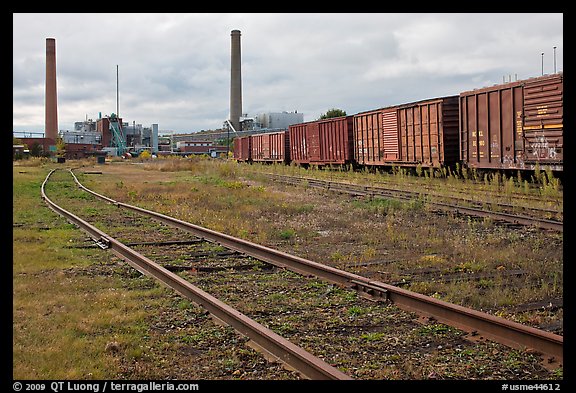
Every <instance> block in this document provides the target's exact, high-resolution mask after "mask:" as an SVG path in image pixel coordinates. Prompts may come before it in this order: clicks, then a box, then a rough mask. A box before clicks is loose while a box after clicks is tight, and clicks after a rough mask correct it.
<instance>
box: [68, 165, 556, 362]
mask: <svg viewBox="0 0 576 393" xmlns="http://www.w3.org/2000/svg"><path fill="white" fill-rule="evenodd" d="M70 173H72V171H70ZM72 175H73V176H74V174H73V173H72ZM74 179H75V181H76V183H77V184H78V185H79V187H81V188H82V189H84V190H85V191H87V192H89V193H91V194H93V195H95V196H97V197H99V198H103V199H105V200H107V201H108V202H110V203H113V204H115V205H116V206H118V207H123V208H126V209H130V210H134V211H137V212H140V213H142V214H145V215H148V216H150V217H152V218H154V219H156V220H158V221H160V222H163V223H165V224H167V225H171V226H174V227H177V228H180V229H183V230H186V231H188V232H191V233H193V234H194V235H195V236H197V237H200V238H203V239H205V240H208V241H211V242H214V243H219V244H221V245H223V246H225V247H227V248H230V249H233V250H236V251H239V252H242V253H244V254H246V255H249V256H252V257H254V258H257V259H260V260H262V261H265V262H268V263H271V264H273V265H275V266H279V267H285V268H288V269H290V270H292V271H295V272H298V273H300V274H304V275H312V276H316V277H320V278H322V279H324V280H327V281H329V282H332V283H335V284H338V285H342V286H345V287H348V288H352V289H356V290H357V291H359V292H360V293H361V294H364V295H367V296H371V297H373V298H376V299H386V300H389V301H391V302H393V303H394V304H396V305H397V306H398V307H400V308H402V309H405V310H408V311H413V312H416V313H418V314H420V315H422V316H424V317H426V318H430V319H435V320H437V321H438V322H441V323H445V324H447V325H450V326H453V327H456V328H458V329H461V330H463V331H466V332H469V333H470V334H472V335H473V336H475V337H476V338H486V339H489V340H493V341H495V342H498V343H501V344H504V345H507V346H509V347H512V348H520V349H532V350H534V351H536V352H540V353H542V354H543V356H544V357H546V359H545V361H546V362H547V363H548V364H550V365H557V364H562V362H563V343H564V338H563V336H560V335H557V334H554V333H550V332H546V331H544V330H540V329H536V328H533V327H530V326H525V325H522V324H520V323H517V322H513V321H509V320H506V319H504V318H500V317H496V316H494V315H490V314H487V313H484V312H481V311H477V310H473V309H470V308H466V307H462V306H459V305H456V304H452V303H448V302H445V301H442V300H439V299H435V298H432V297H430V296H425V295H422V294H419V293H415V292H412V291H408V290H406V289H402V288H398V287H395V286H393V285H389V284H386V283H383V282H380V281H374V280H370V279H368V278H366V277H362V276H359V275H356V274H353V273H349V272H346V271H343V270H339V269H336V268H333V267H331V266H327V265H324V264H321V263H318V262H313V261H309V260H307V259H304V258H300V257H297V256H294V255H290V254H287V253H285V252H282V251H278V250H274V249H271V248H268V247H265V246H262V245H259V244H255V243H252V242H249V241H247V240H243V239H239V238H235V237H232V236H229V235H226V234H222V233H219V232H216V231H213V230H211V229H207V228H203V227H201V226H198V225H194V224H191V223H188V222H185V221H182V220H178V219H176V218H172V217H169V216H166V215H164V214H161V213H156V212H153V211H150V210H146V209H143V208H140V207H137V206H131V205H128V204H125V203H122V202H117V201H114V200H112V199H110V198H107V197H104V196H102V195H100V194H98V193H96V192H94V191H91V190H89V189H88V188H86V187H84V186H83V185H82V184H80V182H79V181H78V179H77V178H76V176H74Z"/></svg>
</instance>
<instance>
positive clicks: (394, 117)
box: [353, 96, 458, 167]
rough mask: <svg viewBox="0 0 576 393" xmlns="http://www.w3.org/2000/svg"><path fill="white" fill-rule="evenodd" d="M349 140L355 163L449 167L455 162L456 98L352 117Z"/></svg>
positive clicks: (436, 99) (456, 153) (364, 113)
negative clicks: (351, 129) (352, 141)
mask: <svg viewBox="0 0 576 393" xmlns="http://www.w3.org/2000/svg"><path fill="white" fill-rule="evenodd" d="M353 139H354V154H355V155H356V157H355V158H356V161H357V162H358V163H359V164H363V165H402V166H416V165H418V164H420V165H422V166H425V167H439V166H441V165H447V164H452V163H454V162H455V161H456V160H457V159H458V96H449V97H440V98H435V99H431V100H425V101H419V102H414V103H409V104H403V105H397V106H392V107H387V108H382V109H378V110H374V111H370V112H363V113H359V114H357V115H354V136H353Z"/></svg>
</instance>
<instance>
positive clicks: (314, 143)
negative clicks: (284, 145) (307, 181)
mask: <svg viewBox="0 0 576 393" xmlns="http://www.w3.org/2000/svg"><path fill="white" fill-rule="evenodd" d="M288 133H289V138H290V159H291V160H292V161H293V162H295V163H297V164H310V163H316V162H319V161H320V158H321V157H320V134H319V128H318V121H312V122H308V123H300V124H293V125H291V126H289V127H288Z"/></svg>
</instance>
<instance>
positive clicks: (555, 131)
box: [460, 73, 564, 170]
mask: <svg viewBox="0 0 576 393" xmlns="http://www.w3.org/2000/svg"><path fill="white" fill-rule="evenodd" d="M563 87H564V85H563V74H562V73H559V74H553V75H546V76H542V77H536V78H530V79H525V80H521V81H516V82H511V83H504V84H501V85H496V86H491V87H486V88H482V89H477V90H472V91H466V92H462V93H460V159H461V160H462V161H463V162H464V163H466V165H468V166H469V167H472V168H481V169H483V168H486V169H494V168H498V169H528V170H532V169H534V167H535V165H536V163H539V164H540V165H541V166H542V167H543V166H548V167H550V168H551V169H552V170H562V167H563V156H564V155H563V147H564V146H563V144H564V133H563V131H564V126H563V123H564V122H563V112H564V111H563V107H564V105H563V90H564V88H563Z"/></svg>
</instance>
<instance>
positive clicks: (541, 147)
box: [530, 135, 556, 159]
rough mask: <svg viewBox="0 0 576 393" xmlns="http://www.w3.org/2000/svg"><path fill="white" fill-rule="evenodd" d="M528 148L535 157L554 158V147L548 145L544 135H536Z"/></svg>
mask: <svg viewBox="0 0 576 393" xmlns="http://www.w3.org/2000/svg"><path fill="white" fill-rule="evenodd" d="M530 148H531V149H532V154H533V155H534V156H535V158H550V159H554V158H556V148H555V147H550V146H549V144H548V139H546V136H545V135H542V136H539V137H537V138H536V140H535V141H534V142H530Z"/></svg>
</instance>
